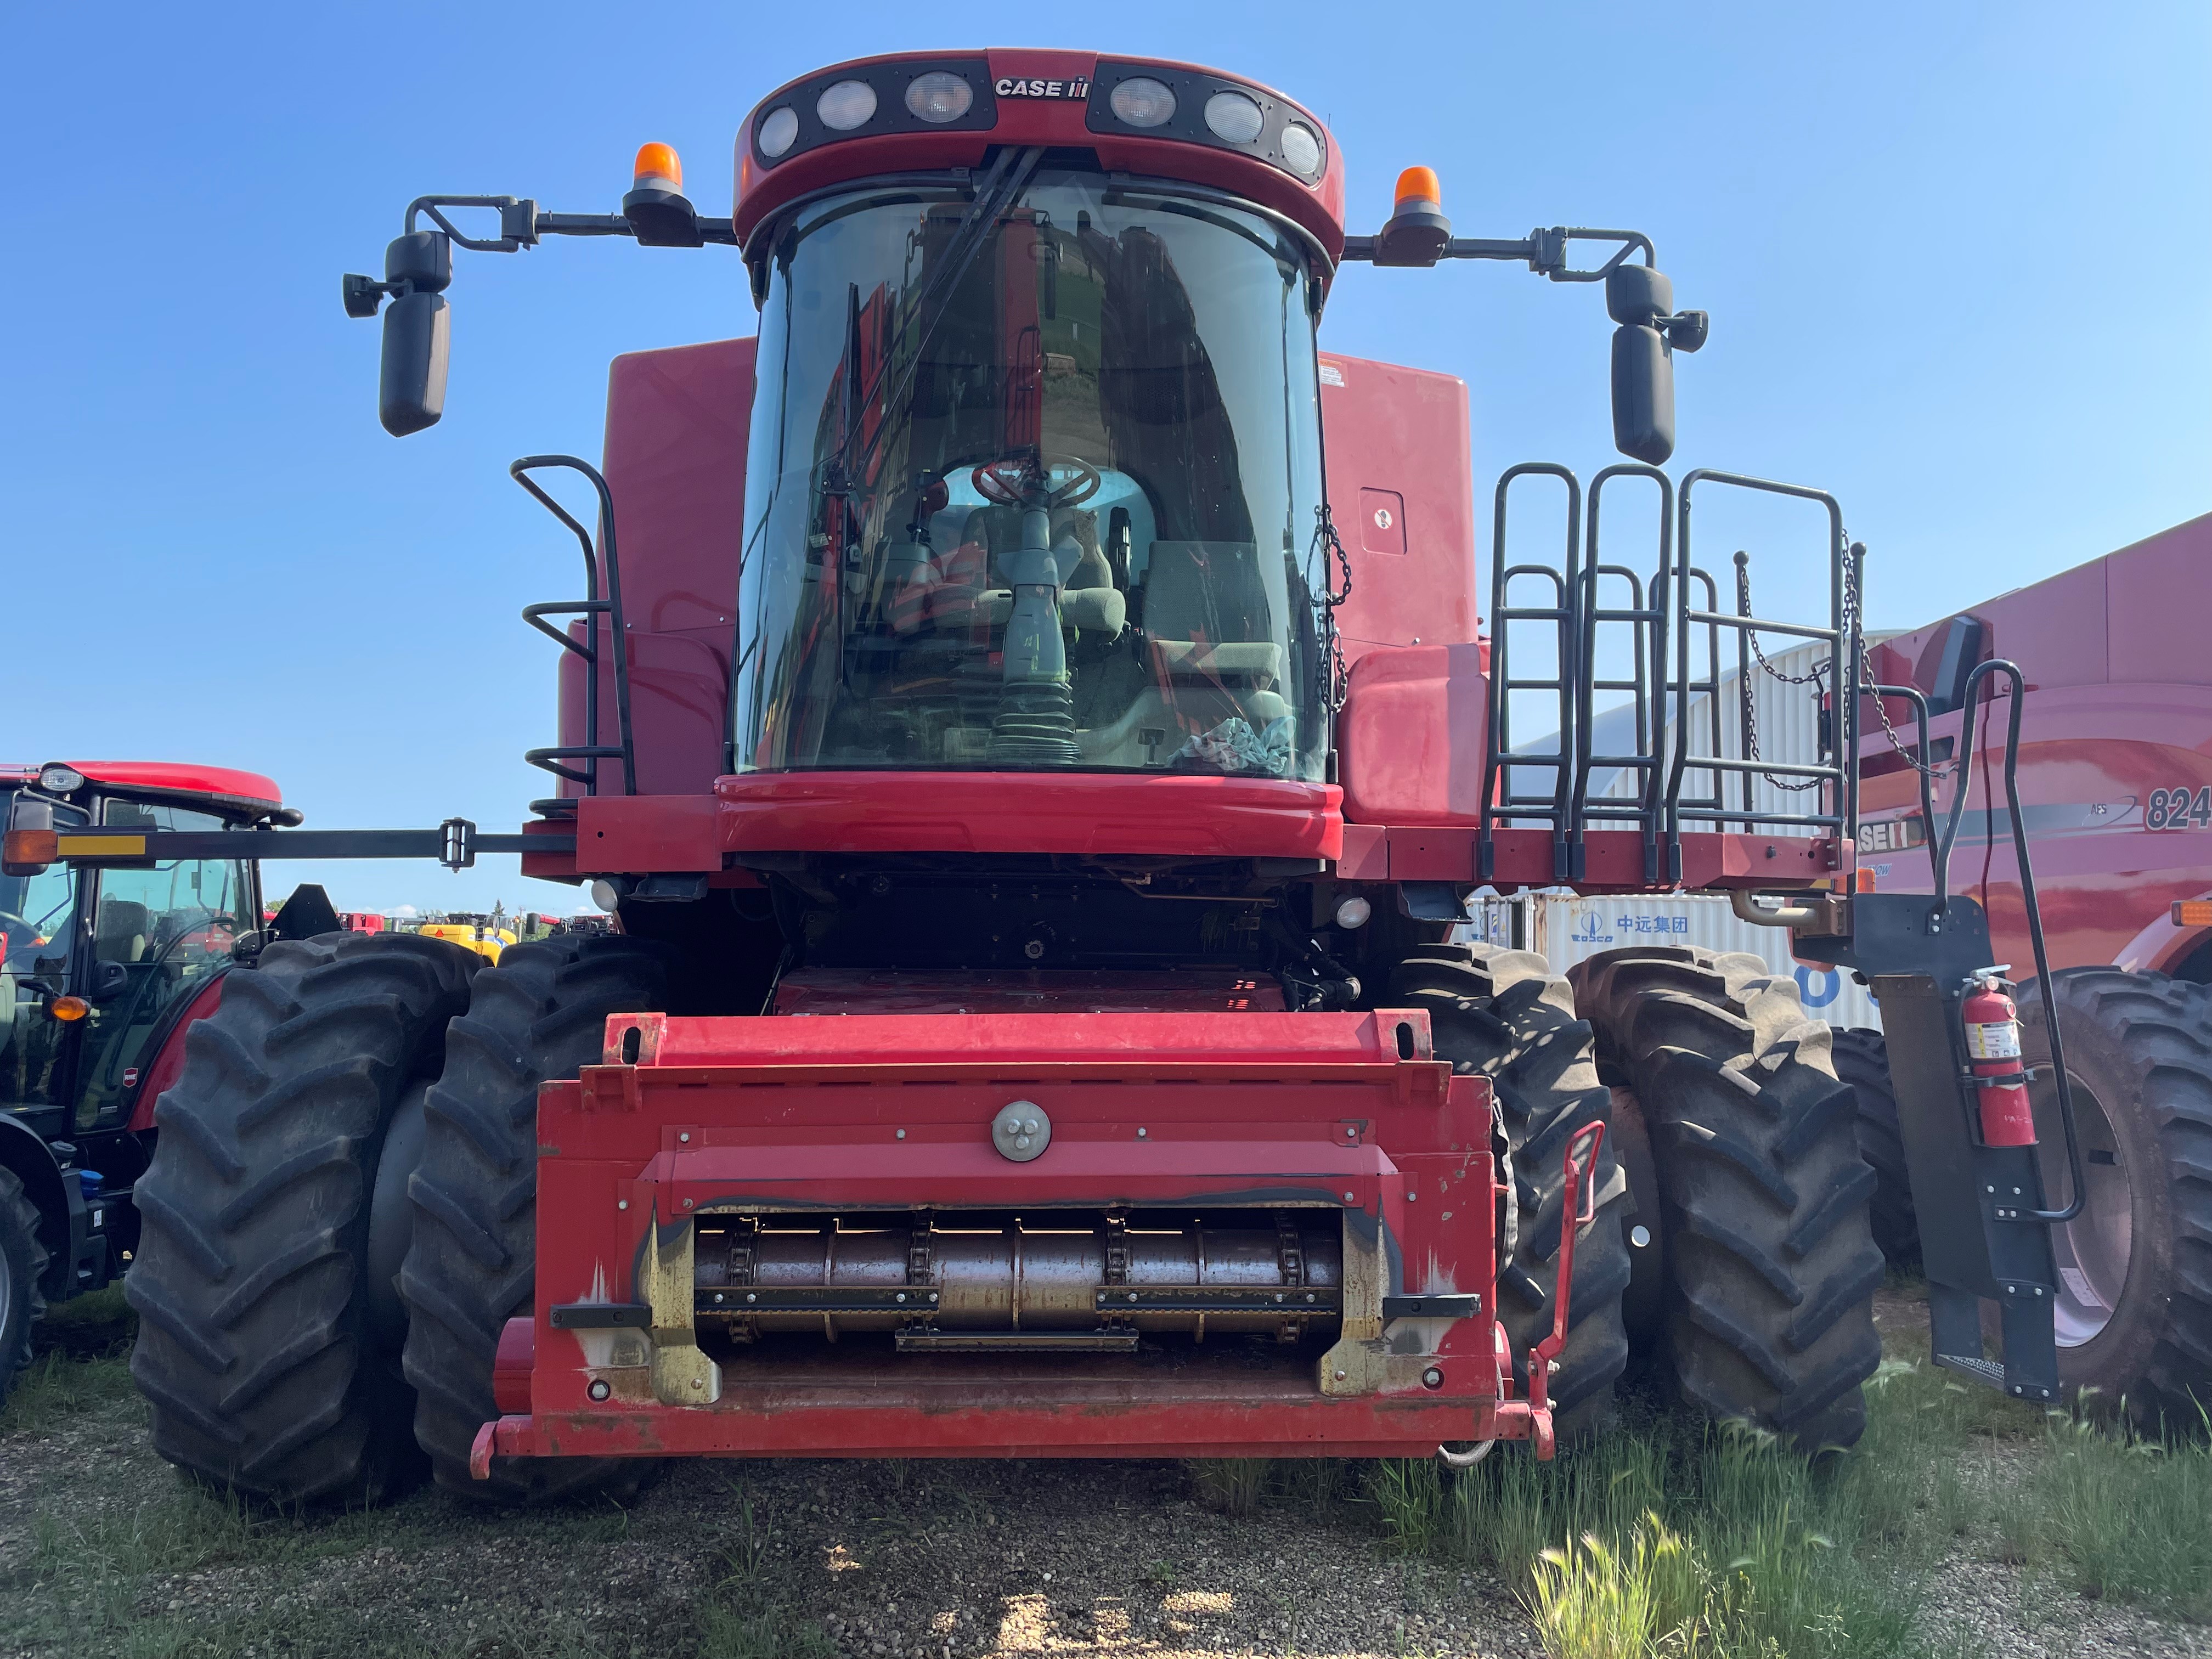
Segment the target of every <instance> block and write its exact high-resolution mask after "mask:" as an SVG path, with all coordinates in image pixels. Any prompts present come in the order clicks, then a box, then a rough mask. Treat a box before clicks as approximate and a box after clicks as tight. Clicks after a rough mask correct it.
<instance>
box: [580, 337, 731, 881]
mask: <svg viewBox="0 0 2212 1659" xmlns="http://www.w3.org/2000/svg"><path fill="white" fill-rule="evenodd" d="M754 345H755V343H754V342H753V341H751V340H750V339H746V340H717V341H714V342H713V343H709V344H706V345H696V346H676V347H671V348H669V349H666V350H662V351H636V352H631V353H629V354H628V355H626V356H620V357H617V358H616V359H615V361H614V367H613V368H612V370H611V373H610V374H609V376H608V382H607V428H606V452H605V457H604V461H603V465H602V467H601V470H602V471H604V472H605V475H606V479H607V487H608V489H610V490H611V491H612V492H613V495H614V499H615V545H616V547H617V550H618V551H619V553H620V555H621V563H622V580H623V621H624V623H625V625H626V626H625V645H624V649H625V651H626V652H627V653H628V666H629V682H630V702H631V726H632V731H633V734H634V740H635V745H636V753H637V773H638V788H639V790H640V792H641V793H649V794H656V795H680V794H696V795H700V796H702V797H703V796H704V795H705V794H706V793H707V792H708V790H709V789H711V788H712V787H714V778H715V775H716V774H718V773H719V772H720V770H721V769H722V760H723V755H724V752H725V750H726V744H727V740H728V735H729V734H728V729H727V728H728V724H729V702H730V642H731V641H732V638H733V637H734V636H735V633H736V623H737V614H738V612H737V603H738V574H737V573H738V550H739V544H740V542H741V540H742V538H743V537H744V497H745V446H746V435H747V433H748V430H749V428H750V422H751V420H752V395H753V356H754ZM599 580H600V583H601V591H602V592H604V591H605V580H606V573H605V570H604V569H602V570H601V572H600V574H599ZM582 627H583V624H582V623H575V624H574V626H572V628H571V629H570V633H571V635H572V637H574V638H578V639H580V638H582V637H583V635H582V631H581V630H582ZM607 628H608V624H607V623H605V622H602V623H600V625H599V634H600V639H601V641H602V643H603V644H604V641H605V637H606V633H607ZM599 660H600V667H599V741H601V742H602V743H612V742H614V741H615V740H616V735H617V731H618V727H617V725H616V712H615V680H614V659H613V657H612V655H611V653H608V652H606V651H605V650H602V651H601V652H600V653H599ZM585 672H586V669H585V665H584V662H583V659H581V658H579V657H577V656H575V655H574V654H573V653H566V652H564V653H562V657H561V664H560V670H559V674H560V722H561V724H560V731H561V737H560V741H561V743H562V744H563V745H564V746H568V745H575V744H582V743H583V742H585V740H586V739H585V731H584V674H585ZM600 778H601V782H602V786H603V787H605V788H609V789H615V790H619V789H620V788H621V787H622V782H621V780H622V766H621V763H619V762H608V763H605V764H603V766H602V768H601V769H600ZM559 793H562V794H563V795H568V794H574V793H576V791H575V787H574V786H573V785H570V784H567V783H563V784H562V785H561V786H560V787H559ZM661 867H664V868H681V867H682V866H661Z"/></svg>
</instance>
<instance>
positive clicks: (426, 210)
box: [406, 196, 738, 253]
mask: <svg viewBox="0 0 2212 1659" xmlns="http://www.w3.org/2000/svg"><path fill="white" fill-rule="evenodd" d="M446 208H497V209H498V210H499V234H498V235H496V236H467V235H464V234H462V233H461V231H460V230H459V228H456V227H455V225H454V223H453V221H452V220H451V219H448V218H447V216H445V214H444V212H443V211H441V210H443V209H446ZM417 216H422V217H423V218H427V219H428V220H429V221H430V222H431V223H433V224H435V226H437V227H438V228H439V229H441V230H442V231H444V232H445V233H446V234H447V235H448V236H450V237H452V238H453V244H454V246H457V247H465V248H466V249H468V250H469V251H470V252H471V253H513V252H518V251H520V249H523V248H526V247H535V246H537V245H538V240H539V239H540V238H541V237H546V236H632V235H635V234H636V232H635V230H634V229H633V228H631V225H630V222H629V220H628V219H626V218H624V217H623V216H622V215H621V214H619V213H547V212H544V211H543V210H540V209H539V207H538V204H537V203H536V202H534V201H532V199H531V198H530V197H527V196H418V197H416V198H415V199H414V200H413V201H411V202H410V203H409V204H407V220H406V228H407V229H408V230H409V231H410V232H411V231H412V230H413V229H414V228H415V221H416V217H417ZM699 233H700V238H701V240H702V241H706V242H719V243H721V244H723V245H724V246H729V247H735V246H737V245H738V237H737V233H736V231H735V230H734V229H733V228H732V226H731V222H730V221H729V220H727V219H704V218H702V219H701V220H700V221H699Z"/></svg>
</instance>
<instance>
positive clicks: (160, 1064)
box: [124, 963, 233, 1134]
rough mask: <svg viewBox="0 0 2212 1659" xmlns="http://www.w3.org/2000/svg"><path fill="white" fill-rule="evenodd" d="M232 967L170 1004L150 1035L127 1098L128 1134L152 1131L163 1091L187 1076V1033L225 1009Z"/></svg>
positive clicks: (224, 964) (211, 977)
mask: <svg viewBox="0 0 2212 1659" xmlns="http://www.w3.org/2000/svg"><path fill="white" fill-rule="evenodd" d="M232 966H233V964H231V963H223V965H222V967H220V968H218V969H216V970H215V972H214V974H213V975H210V977H209V979H208V981H207V982H206V983H205V984H204V985H203V986H201V987H200V988H199V989H198V990H197V992H195V993H193V994H192V995H191V996H189V997H179V998H178V999H177V1000H175V1001H174V1002H173V1003H171V1004H170V1005H169V1008H168V1012H166V1013H165V1014H163V1015H162V1016H161V1022H160V1023H159V1024H156V1025H155V1027H154V1030H153V1031H152V1033H151V1034H150V1035H149V1036H148V1037H147V1039H146V1046H145V1048H143V1049H142V1050H140V1052H139V1056H138V1080H137V1082H136V1083H133V1084H132V1085H131V1086H130V1088H129V1089H128V1090H126V1091H125V1095H124V1099H125V1103H126V1104H127V1105H128V1106H129V1108H130V1121H128V1122H127V1123H126V1124H125V1126H124V1127H125V1129H127V1130H128V1131H129V1133H132V1134H144V1133H147V1132H148V1131H149V1130H150V1129H152V1128H153V1127H154V1107H155V1103H157V1102H158V1101H159V1100H160V1099H161V1091H163V1090H164V1089H167V1087H168V1086H169V1085H171V1084H173V1083H174V1082H175V1081H176V1080H177V1079H178V1078H179V1076H181V1075H182V1074H183V1073H184V1069H185V1033H186V1032H187V1031H188V1030H191V1024H192V1022H193V1021H194V1020H196V1019H205V1018H207V1017H208V1016H209V1015H210V1014H211V1013H213V1012H215V1011H216V1009H217V1008H220V1007H221V1006H222V982H223V981H224V980H225V979H226V978H228V976H229V974H230V970H231V968H232Z"/></svg>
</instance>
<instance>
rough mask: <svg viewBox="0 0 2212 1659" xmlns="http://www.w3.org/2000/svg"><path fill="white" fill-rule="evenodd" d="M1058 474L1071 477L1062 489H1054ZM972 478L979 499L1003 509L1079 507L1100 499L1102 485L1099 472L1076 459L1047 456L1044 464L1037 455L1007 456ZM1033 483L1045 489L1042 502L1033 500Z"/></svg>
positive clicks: (1067, 456)
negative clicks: (1096, 496) (1039, 483)
mask: <svg viewBox="0 0 2212 1659" xmlns="http://www.w3.org/2000/svg"><path fill="white" fill-rule="evenodd" d="M1055 472H1064V473H1066V474H1067V475H1068V477H1067V482H1066V483H1063V484H1061V485H1060V487H1059V488H1058V489H1054V488H1053V487H1052V476H1053V474H1054V473H1055ZM968 476H969V479H970V480H971V481H972V482H973V483H974V484H975V493H976V494H977V495H981V497H982V498H983V499H984V500H985V501H991V502H994V503H995V504H996V505H998V506H1000V507H1028V506H1031V505H1036V506H1042V507H1076V506H1079V505H1081V504H1082V503H1083V502H1085V501H1089V500H1090V499H1091V497H1092V496H1093V495H1097V493H1098V485H1099V483H1100V480H1099V477H1098V469H1097V467H1095V466H1093V465H1091V463H1090V462H1088V461H1086V460H1084V459H1081V458H1080V457H1079V456H1074V455H1047V456H1045V457H1044V458H1043V459H1042V461H1040V460H1039V459H1037V458H1036V456H1034V455H1005V456H1001V457H1000V459H997V460H995V461H986V462H984V463H983V464H982V465H981V466H979V467H977V468H976V469H975V471H973V472H971V473H969V475H968ZM1032 480H1036V481H1038V482H1041V483H1043V484H1044V486H1045V490H1044V500H1043V501H1041V502H1035V503H1032V502H1031V501H1030V499H1029V486H1030V482H1031V481H1032Z"/></svg>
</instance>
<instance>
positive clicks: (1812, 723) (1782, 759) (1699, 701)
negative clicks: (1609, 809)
mask: <svg viewBox="0 0 2212 1659" xmlns="http://www.w3.org/2000/svg"><path fill="white" fill-rule="evenodd" d="M1890 637H1892V635H1891V634H1889V633H1869V635H1867V636H1866V640H1867V643H1868V644H1869V646H1872V645H1878V644H1880V643H1881V641H1884V640H1886V639H1888V638H1890ZM1726 649H1727V647H1725V646H1723V650H1724V651H1725V650H1726ZM1743 655H1744V659H1745V662H1744V667H1745V668H1746V669H1747V670H1748V676H1746V674H1745V672H1744V671H1742V670H1740V669H1739V668H1737V667H1735V666H1734V665H1731V666H1730V667H1729V669H1728V671H1727V672H1726V673H1724V674H1723V675H1722V676H1721V678H1720V693H1719V696H1718V699H1717V702H1716V699H1715V697H1714V695H1713V693H1711V692H1710V691H1697V692H1692V694H1691V696H1690V708H1689V718H1688V720H1687V722H1686V724H1687V726H1688V729H1689V752H1690V757H1691V760H1690V765H1689V768H1688V769H1687V771H1686V773H1685V775H1684V777H1683V781H1682V785H1683V787H1682V793H1683V797H1684V799H1689V798H1691V797H1692V796H1697V795H1703V796H1706V797H1711V794H1712V793H1713V781H1714V775H1713V773H1712V772H1711V770H1704V771H1701V770H1699V768H1698V765H1697V757H1699V756H1700V755H1718V756H1720V757H1723V758H1725V759H1732V760H1742V759H1747V758H1751V757H1753V756H1754V755H1755V756H1756V757H1757V758H1759V759H1760V760H1767V761H1773V762H1776V763H1779V764H1784V765H1795V766H1818V765H1821V764H1824V763H1828V762H1829V761H1830V760H1831V759H1832V757H1831V756H1830V755H1829V754H1828V753H1826V744H1825V742H1824V741H1823V739H1824V737H1825V735H1826V734H1825V732H1824V729H1823V728H1824V726H1825V724H1826V717H1825V715H1824V713H1823V710H1822V707H1821V705H1822V702H1823V701H1824V699H1825V696H1826V681H1827V677H1828V671H1829V668H1830V666H1831V662H1830V653H1829V650H1828V647H1827V646H1826V645H1825V644H1822V643H1820V642H1819V641H1814V642H1812V643H1809V644H1806V645H1801V646H1797V647H1793V648H1791V649H1790V650H1786V651H1769V652H1768V653H1767V654H1766V659H1765V662H1764V663H1762V662H1760V660H1759V659H1758V657H1756V656H1754V655H1753V654H1752V653H1751V651H1750V649H1749V647H1746V648H1745V651H1744V653H1743ZM1692 671H1693V672H1696V673H1703V674H1705V675H1706V676H1707V677H1710V672H1711V671H1710V669H1709V668H1708V667H1706V666H1705V664H1704V663H1703V662H1702V661H1700V662H1699V663H1697V664H1694V665H1693V666H1692ZM1747 678H1748V683H1749V685H1750V688H1751V696H1750V699H1749V701H1748V703H1747V702H1746V700H1745V697H1744V694H1743V688H1744V685H1745V684H1746V680H1747ZM1637 720H1638V716H1637V710H1636V708H1635V705H1634V704H1632V703H1622V704H1620V705H1618V706H1616V707H1614V708H1608V709H1606V710H1603V711H1602V712H1601V713H1600V714H1597V715H1596V716H1595V718H1594V719H1593V720H1592V721H1591V741H1590V747H1591V749H1592V750H1593V751H1594V752H1595V753H1598V754H1632V753H1639V752H1642V750H1644V748H1646V747H1648V744H1639V743H1638V734H1637ZM1747 730H1748V732H1750V734H1751V738H1752V742H1751V743H1750V744H1746V742H1745V740H1744V739H1745V735H1746V732H1747ZM1540 746H1541V745H1540ZM1552 746H1553V749H1554V750H1556V748H1557V743H1556V741H1555V740H1553V743H1552ZM1674 746H1675V732H1674V720H1673V719H1672V718H1669V719H1668V721H1667V750H1668V753H1669V754H1670V755H1671V754H1672V753H1673V752H1674ZM1641 784H1642V780H1641V778H1640V776H1639V775H1638V773H1636V772H1635V771H1633V770H1632V769H1627V768H1623V769H1620V770H1618V771H1615V772H1613V774H1612V775H1609V776H1602V775H1596V774H1593V775H1592V776H1591V779H1590V793H1592V794H1593V795H1607V796H1611V797H1613V798H1616V799H1626V798H1630V797H1633V796H1634V795H1635V794H1636V793H1637V791H1638V788H1639V787H1641ZM1742 789H1743V781H1742V780H1741V778H1740V777H1729V779H1727V780H1726V793H1724V794H1723V798H1722V799H1723V804H1724V805H1729V806H1734V805H1738V804H1739V803H1740V802H1741V800H1742V799H1743V794H1742ZM1815 793H1816V792H1815V791H1814V789H1811V788H1808V787H1804V781H1803V780H1800V779H1796V778H1790V777H1776V776H1774V775H1771V774H1767V773H1758V774H1754V775H1753V779H1752V805H1753V808H1754V810H1756V811H1759V812H1761V813H1765V814H1773V813H1783V812H1809V811H1820V810H1822V809H1821V807H1820V804H1819V803H1818V802H1817V801H1815V800H1814V799H1813V797H1814V794H1815ZM1775 833H1777V834H1782V835H1792V834H1794V835H1811V834H1813V833H1814V832H1813V831H1812V830H1810V829H1777V830H1776V831H1775Z"/></svg>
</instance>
